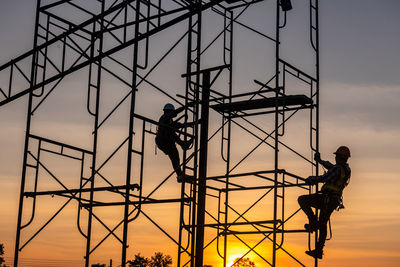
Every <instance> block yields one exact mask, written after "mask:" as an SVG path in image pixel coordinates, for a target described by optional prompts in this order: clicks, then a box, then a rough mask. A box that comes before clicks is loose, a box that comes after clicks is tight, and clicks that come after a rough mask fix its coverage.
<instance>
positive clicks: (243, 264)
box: [233, 258, 256, 267]
mask: <svg viewBox="0 0 400 267" xmlns="http://www.w3.org/2000/svg"><path fill="white" fill-rule="evenodd" d="M234 262H235V264H234V265H233V267H256V264H255V263H254V262H252V261H251V260H250V259H249V258H236V259H235V261H234Z"/></svg>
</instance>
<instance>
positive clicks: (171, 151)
mask: <svg viewBox="0 0 400 267" xmlns="http://www.w3.org/2000/svg"><path fill="white" fill-rule="evenodd" d="M156 144H157V147H158V148H159V149H160V150H161V151H162V152H164V154H165V155H167V156H168V157H169V159H170V160H171V163H172V167H173V168H174V170H175V172H176V175H177V176H182V170H181V167H180V166H179V165H180V164H179V152H178V149H177V148H176V145H175V143H174V142H173V140H163V139H156Z"/></svg>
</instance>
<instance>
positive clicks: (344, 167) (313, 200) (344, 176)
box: [298, 146, 351, 259]
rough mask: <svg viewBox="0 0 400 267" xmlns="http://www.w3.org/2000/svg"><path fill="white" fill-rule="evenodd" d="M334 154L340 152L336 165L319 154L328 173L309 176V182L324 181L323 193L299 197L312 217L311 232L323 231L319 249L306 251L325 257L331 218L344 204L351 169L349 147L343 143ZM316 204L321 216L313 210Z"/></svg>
mask: <svg viewBox="0 0 400 267" xmlns="http://www.w3.org/2000/svg"><path fill="white" fill-rule="evenodd" d="M334 154H335V155H336V157H335V161H336V164H332V163H330V162H329V161H324V160H322V159H321V157H320V154H319V153H315V155H314V159H315V161H316V162H318V163H320V164H322V166H324V168H326V169H327V170H328V171H327V172H326V173H325V174H324V175H320V176H309V177H308V178H307V179H306V183H307V184H309V185H312V184H317V183H319V182H322V183H324V184H323V186H322V188H321V191H320V192H317V193H315V194H309V195H302V196H300V197H299V198H298V202H299V204H300V207H301V209H302V210H303V211H304V213H305V214H306V215H307V217H308V219H309V223H308V224H305V225H304V227H305V228H306V230H308V231H310V232H314V231H317V230H319V238H318V242H317V245H316V248H315V250H310V251H306V253H307V254H308V255H310V256H312V257H314V258H318V259H322V255H323V248H324V245H325V240H326V235H327V228H328V227H327V225H328V222H329V218H330V216H331V214H332V212H333V211H334V210H335V209H336V208H338V207H342V206H343V205H342V193H343V189H344V188H345V187H346V186H347V185H348V183H349V181H350V174H351V170H350V167H349V165H348V164H347V160H348V158H350V150H349V148H348V147H346V146H340V147H339V148H338V149H337V150H336V152H335V153H334ZM312 207H313V208H317V209H319V210H320V214H319V218H317V216H316V215H315V214H314V212H313V211H312V209H311V208H312Z"/></svg>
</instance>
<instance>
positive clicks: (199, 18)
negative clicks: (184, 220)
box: [189, 0, 202, 267]
mask: <svg viewBox="0 0 400 267" xmlns="http://www.w3.org/2000/svg"><path fill="white" fill-rule="evenodd" d="M193 5H194V8H196V9H197V12H196V16H197V30H195V31H192V32H191V34H192V36H193V35H196V36H197V39H196V50H195V51H194V52H195V53H196V59H195V62H196V63H195V67H196V69H195V72H196V78H195V86H194V88H195V91H194V95H195V96H194V98H195V100H196V104H195V112H196V118H198V114H199V104H198V103H197V101H199V99H200V94H199V92H200V64H201V27H202V13H201V0H196V1H195V2H194V3H193ZM191 42H192V41H191ZM189 49H190V50H189V53H192V48H191V47H189ZM190 64H192V60H191V57H190ZM190 72H192V68H191V67H190ZM195 127H197V126H195ZM196 129H198V128H196ZM196 134H197V132H196ZM197 146H198V142H197V139H196V141H195V147H194V150H195V151H198V147H197ZM200 146H201V143H200ZM197 155H198V154H197V153H196V154H195V158H194V164H195V169H196V167H197V164H198V160H200V159H199V158H198V156H197ZM199 176H200V174H199ZM192 188H193V192H192V197H193V199H196V196H197V187H196V186H195V185H194V186H193V187H192ZM196 204H198V203H195V201H193V208H192V233H193V234H192V241H191V242H192V245H191V251H192V253H191V256H190V258H191V260H190V266H191V267H193V266H195V256H197V254H196V242H197V239H196V238H197V228H196V227H197V226H196V216H197V214H196V212H197V209H196Z"/></svg>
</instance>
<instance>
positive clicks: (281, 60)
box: [279, 59, 317, 82]
mask: <svg viewBox="0 0 400 267" xmlns="http://www.w3.org/2000/svg"><path fill="white" fill-rule="evenodd" d="M279 62H281V63H282V64H284V65H286V66H289V68H291V69H293V70H295V71H297V72H298V73H300V74H301V75H303V76H305V77H307V78H308V79H310V80H313V81H314V82H317V79H315V78H314V77H312V76H310V75H308V74H307V73H305V72H303V71H301V70H300V69H298V68H296V67H295V66H293V65H291V64H289V63H287V62H286V61H284V60H283V59H279Z"/></svg>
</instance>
